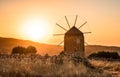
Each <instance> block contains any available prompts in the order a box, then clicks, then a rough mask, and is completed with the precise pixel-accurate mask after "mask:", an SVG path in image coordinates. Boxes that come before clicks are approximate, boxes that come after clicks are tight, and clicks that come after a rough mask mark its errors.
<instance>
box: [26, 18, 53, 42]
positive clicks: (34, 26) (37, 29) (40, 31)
mask: <svg viewBox="0 0 120 77" xmlns="http://www.w3.org/2000/svg"><path fill="white" fill-rule="evenodd" d="M24 32H25V35H26V36H27V37H28V38H29V39H30V40H33V41H39V40H44V39H46V38H48V37H50V36H51V35H52V30H51V28H50V24H49V23H48V22H47V21H45V20H42V19H41V20H40V19H30V20H28V21H26V22H25V24H24Z"/></svg>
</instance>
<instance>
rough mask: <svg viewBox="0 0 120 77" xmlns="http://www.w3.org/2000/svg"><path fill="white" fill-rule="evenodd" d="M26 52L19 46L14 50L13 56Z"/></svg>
mask: <svg viewBox="0 0 120 77" xmlns="http://www.w3.org/2000/svg"><path fill="white" fill-rule="evenodd" d="M25 50H26V48H25V47H21V46H17V47H14V48H13V49H12V54H23V53H25Z"/></svg>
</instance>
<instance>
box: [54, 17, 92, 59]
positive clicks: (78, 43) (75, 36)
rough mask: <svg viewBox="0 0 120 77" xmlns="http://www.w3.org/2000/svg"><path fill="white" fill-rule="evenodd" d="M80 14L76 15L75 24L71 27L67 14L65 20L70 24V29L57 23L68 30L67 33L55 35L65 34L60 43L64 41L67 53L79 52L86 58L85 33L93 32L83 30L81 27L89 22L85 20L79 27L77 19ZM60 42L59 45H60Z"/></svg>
mask: <svg viewBox="0 0 120 77" xmlns="http://www.w3.org/2000/svg"><path fill="white" fill-rule="evenodd" d="M77 18H78V15H76V18H75V22H74V25H73V26H72V27H70V24H69V22H68V19H67V17H66V16H65V20H66V22H67V24H68V27H69V30H67V29H65V28H64V27H63V26H61V25H59V24H58V23H56V25H57V26H59V27H60V28H62V29H63V30H65V31H66V33H65V34H54V36H59V35H64V41H62V42H61V43H60V44H62V43H63V42H64V52H66V53H74V52H79V53H80V56H81V57H83V58H84V55H85V46H84V44H85V41H84V34H87V33H91V32H84V33H83V32H82V31H80V30H79V29H80V28H81V27H83V26H84V25H85V24H86V23H87V22H84V23H83V24H82V25H80V26H79V27H78V28H77V27H76V26H75V25H76V21H77ZM60 44H59V45H60Z"/></svg>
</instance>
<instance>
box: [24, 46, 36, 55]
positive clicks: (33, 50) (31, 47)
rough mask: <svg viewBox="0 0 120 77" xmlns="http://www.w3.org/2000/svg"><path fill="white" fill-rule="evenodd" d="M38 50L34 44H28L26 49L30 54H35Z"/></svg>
mask: <svg viewBox="0 0 120 77" xmlns="http://www.w3.org/2000/svg"><path fill="white" fill-rule="evenodd" d="M36 52H37V50H36V48H35V47H34V46H28V47H27V48H26V51H25V53H26V54H28V53H33V54H35V53H36Z"/></svg>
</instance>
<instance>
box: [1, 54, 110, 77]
mask: <svg viewBox="0 0 120 77" xmlns="http://www.w3.org/2000/svg"><path fill="white" fill-rule="evenodd" d="M85 60H86V62H84V61H82V59H81V58H80V57H79V56H76V55H64V56H51V57H49V56H40V55H0V77H111V74H109V72H106V71H104V70H103V69H97V68H94V67H91V65H90V64H89V62H88V61H87V59H85ZM91 63H93V64H94V62H93V61H91ZM95 66H96V67H97V65H95Z"/></svg>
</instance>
